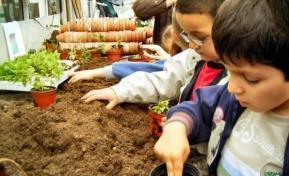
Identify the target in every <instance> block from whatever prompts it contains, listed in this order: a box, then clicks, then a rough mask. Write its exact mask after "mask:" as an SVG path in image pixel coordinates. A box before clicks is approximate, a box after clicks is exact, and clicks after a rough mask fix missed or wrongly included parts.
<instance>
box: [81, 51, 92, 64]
mask: <svg viewBox="0 0 289 176" xmlns="http://www.w3.org/2000/svg"><path fill="white" fill-rule="evenodd" d="M90 56H91V55H90V52H89V51H88V50H87V49H84V50H83V51H82V53H81V56H80V58H79V62H80V64H84V63H87V62H88V61H89V60H90Z"/></svg>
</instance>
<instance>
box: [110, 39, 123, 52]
mask: <svg viewBox="0 0 289 176" xmlns="http://www.w3.org/2000/svg"><path fill="white" fill-rule="evenodd" d="M122 48H123V44H122V43H121V41H120V40H118V41H117V42H116V44H113V45H111V47H110V49H109V50H110V51H111V50H119V49H122Z"/></svg>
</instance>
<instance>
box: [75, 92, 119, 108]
mask: <svg viewBox="0 0 289 176" xmlns="http://www.w3.org/2000/svg"><path fill="white" fill-rule="evenodd" d="M81 100H83V101H84V102H85V103H89V102H91V101H94V100H107V101H108V104H107V105H106V108H107V109H112V108H114V107H115V106H116V105H117V104H118V103H117V96H116V94H115V93H114V91H113V90H112V89H111V88H104V89H99V90H92V91H90V92H88V93H87V94H85V95H84V96H83V97H82V98H81Z"/></svg>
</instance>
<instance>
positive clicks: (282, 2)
mask: <svg viewBox="0 0 289 176" xmlns="http://www.w3.org/2000/svg"><path fill="white" fill-rule="evenodd" d="M267 3H268V4H269V7H270V9H271V11H272V13H273V16H274V19H275V21H276V23H277V25H278V26H280V28H281V29H282V30H283V31H284V32H285V33H287V37H289V0H278V1H276V0H267Z"/></svg>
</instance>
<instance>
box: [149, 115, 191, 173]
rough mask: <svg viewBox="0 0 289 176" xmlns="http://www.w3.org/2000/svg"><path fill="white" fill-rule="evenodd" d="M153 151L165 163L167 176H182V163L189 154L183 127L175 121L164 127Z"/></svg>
mask: <svg viewBox="0 0 289 176" xmlns="http://www.w3.org/2000/svg"><path fill="white" fill-rule="evenodd" d="M154 151H155V153H156V155H157V156H158V157H159V158H160V159H161V160H163V161H164V162H166V165H167V173H168V176H182V173H183V166H184V163H185V161H186V160H187V158H188V156H189V153H190V146H189V142H188V139H187V134H186V127H185V125H184V124H183V123H181V122H177V121H176V122H171V123H169V124H167V125H165V126H164V128H163V133H162V135H161V137H160V138H159V140H158V141H157V143H156V144H155V147H154Z"/></svg>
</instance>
